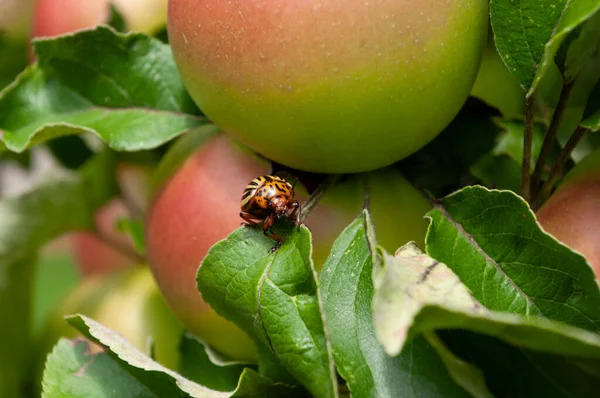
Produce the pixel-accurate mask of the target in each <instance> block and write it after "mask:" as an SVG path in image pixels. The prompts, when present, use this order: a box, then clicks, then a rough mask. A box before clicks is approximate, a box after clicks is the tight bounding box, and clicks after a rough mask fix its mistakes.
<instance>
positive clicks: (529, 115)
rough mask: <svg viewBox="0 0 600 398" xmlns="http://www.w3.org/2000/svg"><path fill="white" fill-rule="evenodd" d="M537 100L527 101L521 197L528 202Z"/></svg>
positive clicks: (530, 97)
mask: <svg viewBox="0 0 600 398" xmlns="http://www.w3.org/2000/svg"><path fill="white" fill-rule="evenodd" d="M534 108H535V100H534V96H533V94H531V95H528V96H527V98H526V100H525V134H524V135H523V162H522V164H521V196H522V197H523V199H525V200H526V201H527V202H529V201H530V200H531V180H530V174H529V173H530V170H531V145H532V142H533V116H534Z"/></svg>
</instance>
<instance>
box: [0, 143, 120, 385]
mask: <svg viewBox="0 0 600 398" xmlns="http://www.w3.org/2000/svg"><path fill="white" fill-rule="evenodd" d="M116 192H117V188H116V183H115V182H114V180H113V179H112V157H110V156H109V155H108V154H101V155H98V156H97V157H96V158H94V159H92V160H91V161H90V162H89V163H88V164H86V165H85V167H84V168H83V169H82V171H81V172H80V173H74V172H65V175H63V176H60V177H59V176H55V177H52V178H48V179H47V180H46V181H44V182H43V183H42V184H41V185H39V186H37V187H35V188H34V189H32V190H31V191H29V192H27V193H25V194H23V195H21V196H17V197H14V198H5V199H3V200H1V201H0V303H5V304H6V303H11V304H10V305H4V306H3V308H2V311H0V324H1V325H10V327H8V326H7V327H2V328H0V339H2V341H5V342H10V344H0V396H17V395H18V394H17V392H16V391H17V390H18V389H19V388H20V386H19V383H21V382H22V376H23V373H24V372H25V371H26V364H27V359H28V358H27V353H28V350H29V348H30V345H31V342H30V341H29V338H30V337H31V336H30V335H29V331H30V317H29V315H28V314H29V312H30V310H31V304H32V302H31V298H32V294H33V293H32V286H33V282H34V272H35V264H36V259H37V250H38V249H39V248H40V247H41V246H42V245H43V244H45V243H46V242H48V241H50V240H52V239H53V238H56V237H58V236H60V235H62V234H63V233H65V232H68V231H72V230H75V229H85V228H91V227H92V226H93V225H94V224H93V213H94V210H95V209H96V208H97V207H99V206H100V205H102V204H103V203H104V202H105V201H106V200H107V199H108V198H109V197H110V196H112V195H113V194H114V193H116Z"/></svg>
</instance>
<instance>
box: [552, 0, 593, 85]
mask: <svg viewBox="0 0 600 398" xmlns="http://www.w3.org/2000/svg"><path fill="white" fill-rule="evenodd" d="M598 10H600V8H598ZM598 10H596V12H595V13H594V14H593V15H592V16H590V17H589V18H588V19H587V20H586V21H585V22H583V23H581V24H580V25H579V26H578V28H577V29H575V30H572V31H571V32H569V34H568V35H567V38H566V39H565V40H564V41H563V42H562V45H561V47H560V49H559V51H558V52H557V54H556V56H555V62H556V65H557V66H558V68H559V70H560V71H561V73H562V75H563V76H564V78H565V81H567V82H573V81H575V80H576V79H577V78H578V77H579V76H580V75H582V74H586V73H589V72H591V73H593V74H594V75H595V77H596V79H597V77H598V75H599V74H598V69H599V68H600V12H599V11H598Z"/></svg>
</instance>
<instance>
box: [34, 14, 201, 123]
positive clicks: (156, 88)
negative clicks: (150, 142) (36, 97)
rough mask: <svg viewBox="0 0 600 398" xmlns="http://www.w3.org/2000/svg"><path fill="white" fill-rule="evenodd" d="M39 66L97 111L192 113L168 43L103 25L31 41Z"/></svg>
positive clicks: (194, 112) (190, 103)
mask: <svg viewBox="0 0 600 398" xmlns="http://www.w3.org/2000/svg"><path fill="white" fill-rule="evenodd" d="M33 47H34V51H35V53H36V55H37V56H38V59H39V61H38V62H39V64H40V68H41V69H42V70H43V71H44V72H47V73H48V74H51V75H52V76H56V77H57V80H58V81H59V82H60V84H61V85H62V86H64V87H65V88H69V89H71V90H72V92H73V93H77V94H79V95H80V96H81V97H82V98H85V99H86V100H87V101H89V102H91V103H93V104H94V105H96V106H100V107H111V108H123V107H140V108H148V109H154V110H163V111H171V112H179V113H185V114H192V115H193V114H196V115H197V114H198V112H199V111H198V108H197V107H196V106H195V105H194V102H193V101H192V100H191V98H190V97H189V95H188V94H187V91H186V90H185V87H184V86H183V82H182V81H181V79H180V78H179V73H178V71H177V66H176V65H175V61H174V59H173V55H172V54H171V49H170V47H169V46H168V45H166V44H163V43H161V42H160V41H159V40H157V39H154V38H151V37H149V36H146V35H144V34H141V33H127V34H121V33H117V32H115V31H114V30H112V29H110V28H108V27H106V26H98V27H97V28H96V29H92V30H82V31H79V32H78V33H75V34H71V35H65V36H59V37H57V38H45V39H36V40H35V41H34V45H33Z"/></svg>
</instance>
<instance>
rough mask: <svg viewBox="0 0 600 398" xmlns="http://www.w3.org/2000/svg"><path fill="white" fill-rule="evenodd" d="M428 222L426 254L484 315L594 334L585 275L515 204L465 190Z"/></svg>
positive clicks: (500, 194)
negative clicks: (539, 320) (507, 315)
mask: <svg viewBox="0 0 600 398" xmlns="http://www.w3.org/2000/svg"><path fill="white" fill-rule="evenodd" d="M429 217H431V226H430V228H429V231H428V233H427V238H426V241H427V253H428V254H429V255H431V256H432V257H433V258H435V259H436V260H438V261H441V262H444V263H445V264H447V265H448V266H449V267H450V268H451V269H452V270H453V271H454V272H455V273H456V274H457V275H458V277H459V278H460V279H461V280H462V281H463V283H465V285H466V286H467V287H468V288H469V289H470V290H471V292H472V293H473V295H474V297H475V298H476V299H477V300H479V301H480V302H481V304H483V305H484V306H485V307H487V308H489V309H491V310H495V311H505V312H512V313H517V314H522V315H524V316H526V317H530V316H539V317H546V318H549V319H554V320H558V321H562V322H565V323H568V324H571V325H574V326H578V327H582V328H585V329H589V330H592V331H598V330H599V327H600V290H599V288H598V284H597V283H596V281H595V280H594V274H593V271H592V269H591V268H590V266H589V264H587V263H586V261H585V259H584V258H583V257H582V256H581V255H579V254H576V253H574V252H572V251H571V250H570V249H568V248H567V247H566V246H564V245H562V244H561V243H559V242H558V241H557V240H555V239H554V238H553V237H552V236H550V235H548V234H546V233H545V232H543V231H542V230H541V229H540V227H539V224H537V222H536V221H535V217H534V215H533V213H532V212H531V210H530V209H529V207H528V206H527V204H526V203H525V202H524V201H523V200H522V199H521V198H520V197H519V196H517V195H515V194H514V193H512V192H510V191H488V190H486V189H484V188H481V187H469V188H465V189H464V190H462V191H459V192H456V193H454V194H452V195H450V196H448V197H446V198H444V199H442V200H441V201H440V202H438V203H437V204H436V206H435V207H434V209H433V210H432V211H431V212H430V213H429Z"/></svg>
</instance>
